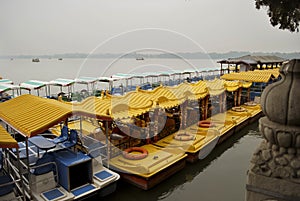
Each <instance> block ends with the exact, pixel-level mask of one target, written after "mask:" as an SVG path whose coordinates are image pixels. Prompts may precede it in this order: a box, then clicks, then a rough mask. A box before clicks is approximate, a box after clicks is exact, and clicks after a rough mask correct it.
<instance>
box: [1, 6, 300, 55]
mask: <svg viewBox="0 0 300 201" xmlns="http://www.w3.org/2000/svg"><path fill="white" fill-rule="evenodd" d="M299 44H300V34H299V33H290V32H289V31H282V30H279V29H278V28H274V27H272V26H271V25H270V23H269V18H268V16H267V11H266V9H261V10H256V9H255V1H254V0H48V1H45V0H36V1H34V0H26V1H24V0H19V1H17V0H0V54H2V55H12V54H55V53H75V52H78V53H89V52H92V51H93V50H94V52H97V53H100V52H130V51H133V50H135V49H142V48H159V49H163V50H167V51H173V52H194V51H206V52H227V51H263V52H294V51H298V52H299V51H300V48H299Z"/></svg>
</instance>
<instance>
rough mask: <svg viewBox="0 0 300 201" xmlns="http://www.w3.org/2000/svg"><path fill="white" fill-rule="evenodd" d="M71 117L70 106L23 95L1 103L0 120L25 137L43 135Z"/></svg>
mask: <svg viewBox="0 0 300 201" xmlns="http://www.w3.org/2000/svg"><path fill="white" fill-rule="evenodd" d="M71 115H72V105H69V104H65V103H63V102H59V101H57V100H53V99H47V98H42V97H38V96H34V95H30V94H25V95H21V96H18V97H16V98H13V99H11V100H8V101H6V102H3V103H1V107H0V119H1V120H2V121H4V122H5V123H6V124H8V125H9V126H11V127H12V128H14V129H15V130H17V131H18V132H19V133H20V134H22V135H24V136H26V137H32V136H34V135H37V134H39V133H43V132H44V131H46V130H47V129H49V128H50V127H51V126H54V125H55V124H58V123H60V122H61V121H63V120H66V119H67V118H68V117H69V116H71Z"/></svg>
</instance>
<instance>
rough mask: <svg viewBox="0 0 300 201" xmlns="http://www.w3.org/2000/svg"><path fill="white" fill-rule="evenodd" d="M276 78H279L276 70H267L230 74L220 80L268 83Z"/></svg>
mask: <svg viewBox="0 0 300 201" xmlns="http://www.w3.org/2000/svg"><path fill="white" fill-rule="evenodd" d="M272 76H273V77H274V78H277V77H278V76H279V70H278V69H269V70H255V71H247V72H240V73H230V74H225V75H222V76H221V78H222V79H224V80H240V81H247V82H264V83H266V82H269V80H270V79H271V78H272Z"/></svg>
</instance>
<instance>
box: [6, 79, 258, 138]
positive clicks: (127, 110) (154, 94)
mask: <svg viewBox="0 0 300 201" xmlns="http://www.w3.org/2000/svg"><path fill="white" fill-rule="evenodd" d="M251 84H252V83H251V82H248V83H247V82H238V81H225V80H220V79H215V80H212V81H199V82H197V83H192V84H191V83H182V84H180V85H178V86H174V87H166V86H160V87H157V88H156V89H154V90H152V91H145V90H141V89H137V90H136V91H132V92H129V93H127V94H126V95H124V96H112V95H109V94H106V95H105V96H104V97H103V96H102V97H100V98H99V97H93V96H92V97H89V98H87V99H85V100H84V101H83V102H81V103H67V102H62V101H56V100H52V99H46V98H41V97H37V96H33V95H28V94H27V95H22V96H19V97H16V98H13V99H11V100H9V101H6V102H4V103H1V107H0V119H2V120H3V121H4V122H5V123H7V124H8V125H10V126H11V127H12V128H14V129H15V130H17V131H18V132H20V133H21V134H23V135H24V136H27V137H32V136H34V135H37V134H39V133H42V132H44V131H46V130H47V129H48V128H50V127H52V126H54V125H56V124H58V123H60V122H62V121H65V120H66V119H67V118H68V117H69V116H72V115H74V114H75V115H84V116H90V117H93V118H97V119H102V120H112V119H118V118H119V119H123V118H128V117H134V116H138V115H141V114H144V113H146V112H148V111H149V110H151V109H153V108H155V107H160V108H164V109H166V108H172V107H175V106H178V105H180V104H182V103H183V102H184V101H186V100H197V99H201V98H204V97H206V96H207V95H211V96H214V95H219V94H221V93H223V92H224V91H225V90H227V91H235V90H237V89H238V88H239V87H245V88H248V87H250V86H251Z"/></svg>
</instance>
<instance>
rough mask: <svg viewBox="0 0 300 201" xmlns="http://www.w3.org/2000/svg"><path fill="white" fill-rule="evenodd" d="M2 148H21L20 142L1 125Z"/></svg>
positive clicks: (0, 145)
mask: <svg viewBox="0 0 300 201" xmlns="http://www.w3.org/2000/svg"><path fill="white" fill-rule="evenodd" d="M0 148H19V145H18V142H17V141H16V140H15V139H14V138H13V137H12V136H11V135H10V134H9V133H8V132H7V131H6V130H5V129H4V128H3V127H2V126H0Z"/></svg>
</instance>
